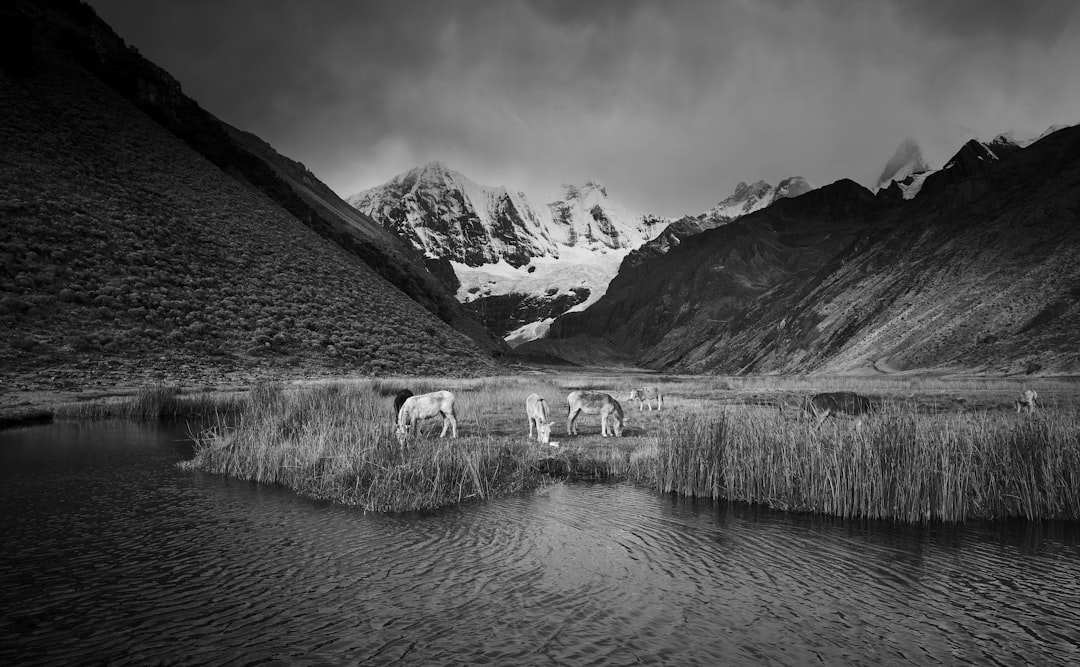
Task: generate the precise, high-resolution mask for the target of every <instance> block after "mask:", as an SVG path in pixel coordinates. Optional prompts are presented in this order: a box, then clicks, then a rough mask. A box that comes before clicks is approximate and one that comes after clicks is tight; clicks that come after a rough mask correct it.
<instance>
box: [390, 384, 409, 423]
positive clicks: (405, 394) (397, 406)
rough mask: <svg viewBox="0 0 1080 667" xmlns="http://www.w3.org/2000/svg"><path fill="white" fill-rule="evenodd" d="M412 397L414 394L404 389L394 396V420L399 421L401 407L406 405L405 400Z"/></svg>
mask: <svg viewBox="0 0 1080 667" xmlns="http://www.w3.org/2000/svg"><path fill="white" fill-rule="evenodd" d="M412 395H413V393H412V392H411V391H409V390H408V389H402V390H401V391H399V392H398V393H397V395H395V396H394V419H397V415H398V413H400V412H401V406H402V405H404V404H405V399H407V398H409V397H410V396H412Z"/></svg>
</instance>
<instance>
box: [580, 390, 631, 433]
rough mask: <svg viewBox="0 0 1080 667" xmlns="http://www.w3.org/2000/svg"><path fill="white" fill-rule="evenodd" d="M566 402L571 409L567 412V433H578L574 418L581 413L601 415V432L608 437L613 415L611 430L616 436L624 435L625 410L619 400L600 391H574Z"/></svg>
mask: <svg viewBox="0 0 1080 667" xmlns="http://www.w3.org/2000/svg"><path fill="white" fill-rule="evenodd" d="M566 403H567V405H569V406H570V411H569V412H567V413H566V434H567V435H577V426H576V425H575V424H574V420H575V419H577V416H578V414H579V413H585V414H587V415H595V414H599V415H600V434H601V435H603V436H604V437H605V438H606V437H608V424H607V421H608V417H611V421H612V428H611V432H612V435H614V436H615V437H616V438H621V437H622V430H623V411H622V406H621V405H619V402H618V401H616V400H615V399H614V398H612V397H611V395H610V394H604V393H601V392H598V391H572V392H570V393H569V394H568V395H567V397H566Z"/></svg>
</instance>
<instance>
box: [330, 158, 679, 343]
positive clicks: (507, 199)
mask: <svg viewBox="0 0 1080 667" xmlns="http://www.w3.org/2000/svg"><path fill="white" fill-rule="evenodd" d="M347 201H348V202H349V203H350V204H351V205H352V206H354V207H355V208H356V209H357V210H358V211H359V212H361V213H362V214H365V215H368V216H371V217H372V218H373V219H375V220H377V221H378V222H379V223H381V224H382V225H383V227H385V228H386V229H387V230H389V231H391V232H393V233H394V234H396V235H397V236H398V237H400V238H401V239H404V240H405V241H407V242H408V243H410V244H411V245H412V246H413V247H414V248H415V249H417V250H418V251H420V252H422V253H424V254H425V256H426V257H428V258H429V259H431V260H433V261H434V260H438V261H444V262H447V263H448V264H449V266H450V267H451V268H452V270H453V275H452V276H444V277H445V278H446V280H447V286H448V287H456V289H457V295H458V298H459V299H460V300H461V301H462V302H463V303H465V304H466V308H467V309H468V310H469V311H470V312H472V313H473V314H474V315H475V316H476V317H478V318H479V319H480V320H481V321H483V322H484V323H485V324H486V325H487V326H488V328H489V330H490V331H491V332H492V333H494V334H495V335H498V336H505V337H506V338H507V340H509V341H511V342H512V343H516V342H518V341H519V340H522V339H527V338H532V337H536V336H537V335H541V334H542V333H543V331H545V330H546V323H547V322H550V321H551V320H552V319H553V318H554V317H555V316H557V315H560V314H562V313H564V312H567V310H569V309H575V308H581V307H584V306H585V305H588V304H589V303H592V302H594V301H595V300H596V299H597V298H599V297H600V295H602V294H603V291H604V289H605V288H606V286H607V283H608V281H609V280H610V279H611V277H612V276H613V275H614V274H615V271H616V270H617V268H618V265H619V262H620V261H621V259H622V257H623V256H624V255H625V254H626V253H627V252H629V250H631V249H633V248H636V247H638V246H640V245H641V244H642V243H644V242H645V241H647V240H649V239H650V238H652V237H653V236H654V235H655V234H656V232H658V231H659V230H660V229H662V228H663V226H664V225H666V224H667V222H668V221H667V220H665V219H660V218H656V217H653V216H645V215H639V214H636V213H633V212H630V211H627V210H625V209H624V208H622V207H620V206H618V205H617V204H616V203H614V202H613V201H612V200H611V199H610V198H609V197H608V193H607V189H606V188H605V187H604V186H603V184H601V183H599V182H597V181H592V180H590V181H586V182H585V183H584V184H582V185H564V186H563V187H562V190H561V192H560V193H559V194H558V196H557V197H554V198H551V199H550V200H548V201H546V202H545V203H544V204H542V205H537V204H535V203H534V202H533V201H532V200H530V199H529V197H528V196H526V195H525V194H524V193H522V192H518V191H512V190H509V189H507V188H506V187H490V186H485V185H480V184H478V183H475V182H474V181H472V180H470V179H469V178H467V177H465V176H464V175H462V174H460V173H459V172H457V171H454V170H452V169H449V168H447V167H446V166H445V165H444V164H442V163H441V162H431V163H429V164H427V165H425V166H423V167H418V168H416V169H412V170H410V171H408V172H406V173H404V174H400V175H398V176H396V177H394V178H393V179H391V180H390V181H389V182H388V183H386V184H384V185H381V186H378V187H375V188H371V189H369V190H365V191H363V192H360V193H358V194H356V195H353V196H351V197H348V199H347Z"/></svg>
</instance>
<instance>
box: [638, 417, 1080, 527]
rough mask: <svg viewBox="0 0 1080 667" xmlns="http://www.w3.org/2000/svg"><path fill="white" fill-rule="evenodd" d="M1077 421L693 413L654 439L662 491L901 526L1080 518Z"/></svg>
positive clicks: (1079, 453)
mask: <svg viewBox="0 0 1080 667" xmlns="http://www.w3.org/2000/svg"><path fill="white" fill-rule="evenodd" d="M1078 443H1080V421H1078V419H1077V417H1076V415H1075V414H1073V415H1055V416H1054V418H1052V419H1048V418H1044V417H1028V416H1026V415H1025V416H1022V417H1021V418H1016V415H1014V414H1008V413H1004V414H1003V413H1000V412H999V413H990V412H976V413H952V414H947V415H926V414H919V413H916V412H915V411H914V409H911V407H909V406H904V405H893V406H890V407H887V408H886V409H885V410H884V412H883V413H882V414H879V415H873V416H871V417H870V418H868V419H866V421H865V423H863V424H862V425H861V427H859V426H857V425H856V423H854V422H852V421H834V422H831V423H830V422H827V423H826V424H825V426H824V427H822V428H821V429H820V430H818V429H815V428H814V427H813V425H812V424H810V423H807V422H797V421H784V420H782V419H780V418H778V417H777V416H776V415H775V414H771V413H762V412H758V413H754V412H749V411H745V410H738V411H737V410H726V411H720V412H714V413H690V414H685V415H682V416H681V417H680V418H678V419H675V420H673V421H672V422H671V424H670V427H669V428H668V429H666V430H665V431H663V432H662V433H661V434H660V436H659V438H658V452H657V456H656V458H655V466H656V468H655V472H654V477H655V479H656V484H657V488H658V489H660V490H662V491H665V492H675V493H679V494H682V495H691V496H700V497H709V498H726V499H732V500H742V501H747V502H755V503H764V504H767V505H770V506H773V507H778V508H784V509H792V510H801V511H810V512H821V513H826V514H834V515H838V516H842V517H866V518H891V519H896V520H899V521H905V522H918V521H935V520H944V521H962V520H964V519H967V518H1003V517H1009V516H1023V517H1027V518H1029V519H1036V518H1060V519H1077V518H1080V444H1078Z"/></svg>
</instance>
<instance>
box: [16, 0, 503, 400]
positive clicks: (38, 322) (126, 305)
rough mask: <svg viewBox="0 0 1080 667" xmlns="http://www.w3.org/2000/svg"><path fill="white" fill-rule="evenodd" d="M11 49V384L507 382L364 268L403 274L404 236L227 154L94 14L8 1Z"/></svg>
mask: <svg viewBox="0 0 1080 667" xmlns="http://www.w3.org/2000/svg"><path fill="white" fill-rule="evenodd" d="M0 44H3V46H0V108H2V110H3V113H2V114H0V179H2V180H3V182H4V188H3V194H2V195H0V219H2V222H3V224H0V248H2V251H0V278H2V279H0V320H2V325H0V332H2V333H0V366H2V367H3V369H4V373H5V377H4V388H11V387H12V386H14V384H15V383H17V382H20V381H21V380H17V379H15V375H18V377H19V378H25V377H27V373H31V374H40V373H45V374H46V376H47V377H51V378H54V379H55V382H57V383H59V384H63V383H75V384H82V383H86V382H91V381H110V380H115V379H116V378H117V377H119V375H118V374H121V375H124V377H127V378H128V379H130V378H131V377H139V378H143V379H144V380H146V381H150V380H151V379H152V378H165V379H170V378H176V379H182V380H187V381H192V382H194V381H207V380H209V379H213V378H214V377H216V376H218V375H220V374H222V373H231V372H246V371H249V370H253V369H261V370H262V371H267V372H276V371H281V372H288V373H294V374H309V373H315V372H325V373H334V374H344V373H364V374H369V373H446V372H448V373H475V372H484V371H485V369H487V370H492V369H494V368H495V366H494V364H493V363H492V362H491V360H490V358H489V357H488V356H487V355H486V354H484V353H483V352H482V351H481V350H480V349H479V348H478V347H477V346H476V344H475V343H474V342H473V341H471V340H470V339H469V338H467V337H466V336H464V335H462V334H461V333H459V332H458V331H455V330H454V329H452V328H450V327H449V326H447V324H445V323H444V322H443V321H441V320H440V319H439V318H438V317H436V316H435V315H434V314H432V313H431V312H429V310H428V309H425V308H424V307H422V306H421V305H420V304H419V303H417V301H415V300H413V299H411V298H409V297H407V296H406V295H405V294H404V293H403V292H402V291H401V290H400V289H398V288H397V287H395V285H394V284H392V283H391V282H389V281H388V280H387V279H386V278H385V277H384V276H383V275H381V272H380V271H377V270H373V268H372V267H371V266H369V264H368V262H366V261H364V259H362V257H361V255H363V254H364V252H368V253H371V254H372V255H373V256H378V255H379V254H383V257H384V259H385V261H386V262H389V263H392V262H393V261H395V260H393V259H392V258H391V256H390V255H389V254H388V253H389V249H390V248H392V244H393V240H392V239H389V238H386V237H384V238H382V239H380V236H381V235H382V232H381V230H379V229H378V228H377V227H375V226H372V225H368V229H363V230H362V229H359V227H361V226H362V225H361V222H362V221H359V219H354V218H349V216H353V215H354V214H353V213H351V212H349V211H348V210H345V209H343V208H342V209H341V215H339V216H338V217H337V220H336V221H331V220H328V218H329V217H330V213H329V212H327V211H328V210H329V209H330V208H333V206H332V205H328V206H316V205H315V204H313V203H312V202H311V201H310V200H307V199H304V198H303V197H301V196H300V195H299V194H297V190H296V189H294V188H293V187H292V186H290V185H288V184H287V183H286V182H285V181H284V179H283V178H281V177H280V176H277V174H279V173H282V172H283V171H286V170H288V168H289V165H288V164H287V163H284V162H283V163H281V164H279V165H272V164H271V163H270V162H267V161H265V160H260V159H259V158H258V156H257V155H256V152H251V151H247V150H243V151H234V150H232V149H229V148H228V147H229V146H230V141H231V139H230V136H229V130H228V129H227V128H226V127H225V126H224V125H222V124H220V123H219V122H217V121H216V120H215V119H212V117H211V116H209V114H206V113H205V112H204V111H201V110H196V109H197V105H195V104H194V102H192V101H190V100H189V99H187V98H183V97H180V96H181V95H182V93H181V91H180V87H179V84H177V83H176V82H175V81H174V80H172V79H171V77H169V76H168V74H167V73H165V72H164V71H162V70H160V69H158V68H156V67H154V66H153V65H152V64H151V63H148V62H147V61H145V59H142V58H141V56H138V54H137V53H135V52H134V51H133V50H131V49H129V48H128V47H126V45H124V43H123V41H122V40H120V38H119V37H117V36H116V35H115V34H114V33H113V32H112V31H111V30H110V29H109V28H108V26H107V25H105V24H104V23H103V22H101V21H100V19H98V17H97V16H96V15H95V14H94V12H93V10H92V9H90V7H89V6H87V5H85V4H83V3H79V2H71V1H65V0H53V1H50V2H45V3H34V2H29V1H23V0H16V1H15V2H11V3H7V4H5V6H4V7H3V8H2V9H0ZM248 140H249V141H254V138H249V139H248ZM266 149H269V147H266ZM208 154H209V155H208ZM279 157H280V156H279ZM293 164H295V163H293ZM300 178H301V180H302V178H303V177H302V176H301V177H300ZM308 179H309V180H310V183H308V187H309V188H310V192H311V193H312V194H311V197H312V198H314V197H322V198H323V199H324V200H326V201H329V198H328V197H327V196H326V193H325V192H322V193H321V194H320V185H321V184H318V182H317V179H314V178H313V177H312V176H308ZM341 206H342V207H343V205H341ZM339 208H340V207H339ZM312 213H314V214H317V218H316V219H313V218H311V217H304V218H303V219H300V216H308V214H312ZM338 222H340V223H342V224H341V226H338V225H337V223H338ZM346 223H347V224H348V226H349V227H350V228H352V229H355V235H353V233H352V231H349V230H348V229H346ZM337 232H342V233H346V234H348V238H347V239H345V240H343V239H334V238H333V237H334V235H335V233H337ZM349 239H351V241H350V240H349ZM369 241H370V243H369ZM364 243H368V245H367V247H366V250H361V251H360V252H359V253H358V252H357V249H356V247H352V245H354V244H360V245H362V244H364ZM377 243H378V245H377ZM373 261H375V262H376V263H377V260H373ZM376 268H383V269H386V267H385V266H383V267H376ZM434 304H436V301H435V298H434V297H433V300H432V303H431V304H428V305H434ZM435 309H436V310H438V307H437V305H436V307H435ZM125 374H126V375H125Z"/></svg>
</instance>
